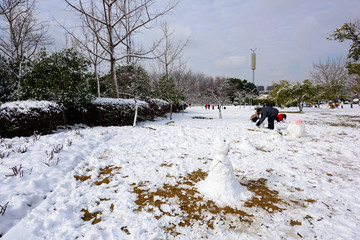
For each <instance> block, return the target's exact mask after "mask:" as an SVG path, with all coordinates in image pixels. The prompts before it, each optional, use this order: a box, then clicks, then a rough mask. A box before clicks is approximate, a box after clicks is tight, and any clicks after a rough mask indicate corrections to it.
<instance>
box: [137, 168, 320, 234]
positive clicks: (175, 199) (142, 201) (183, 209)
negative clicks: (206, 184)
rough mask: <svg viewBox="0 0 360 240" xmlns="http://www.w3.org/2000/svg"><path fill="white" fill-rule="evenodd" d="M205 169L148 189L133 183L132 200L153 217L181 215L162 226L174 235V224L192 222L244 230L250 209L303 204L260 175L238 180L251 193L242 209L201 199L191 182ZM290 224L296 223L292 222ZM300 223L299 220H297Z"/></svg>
mask: <svg viewBox="0 0 360 240" xmlns="http://www.w3.org/2000/svg"><path fill="white" fill-rule="evenodd" d="M206 176H207V173H205V172H203V171H202V170H197V171H195V172H192V173H189V174H188V175H187V176H185V177H181V178H180V179H179V181H178V182H177V183H176V184H175V185H169V184H164V185H163V186H162V187H161V188H159V189H157V190H156V191H150V190H149V188H148V187H147V183H142V184H133V191H132V192H133V193H136V194H137V195H138V198H137V200H136V201H135V203H136V204H137V206H138V208H137V209H136V211H137V212H141V211H147V212H153V213H154V214H156V213H157V214H156V215H155V218H156V219H161V218H162V216H176V217H179V218H180V219H181V221H180V223H179V224H175V223H169V224H168V225H167V226H165V227H164V230H165V231H167V232H169V233H170V234H171V235H173V236H176V235H179V234H180V233H179V232H177V231H176V228H177V227H192V226H193V224H194V223H195V222H196V223H201V224H202V225H205V226H206V227H207V228H210V229H214V228H215V226H216V225H218V224H219V219H220V221H221V224H222V225H223V226H224V227H226V228H228V229H233V230H235V231H244V229H246V228H247V227H249V226H250V225H251V224H252V223H253V221H254V220H255V218H256V217H255V216H254V215H253V214H251V213H252V212H253V210H252V209H259V208H260V209H263V210H264V211H266V212H268V213H269V214H273V213H275V212H282V211H285V210H286V208H287V207H289V206H294V205H296V207H299V206H300V207H304V208H305V207H306V206H305V204H304V201H303V200H300V199H299V200H296V201H294V200H287V199H282V198H281V197H280V196H279V193H278V192H277V191H274V190H271V189H270V188H269V187H268V186H267V180H266V179H264V178H260V179H257V180H249V181H243V182H241V184H242V185H243V186H246V187H247V188H248V190H249V191H251V192H252V193H253V197H252V198H250V199H248V200H247V201H246V202H245V203H244V206H243V208H242V209H235V208H232V207H229V206H227V207H219V206H217V205H216V204H215V203H214V202H213V201H209V200H205V199H203V197H202V196H201V195H200V194H199V193H198V192H197V190H196V188H195V187H194V185H195V184H196V183H197V182H199V181H201V180H203V179H205V177H206ZM305 202H308V203H313V202H315V201H314V200H311V199H310V200H305ZM163 204H168V205H170V206H171V205H173V204H175V205H178V206H179V209H180V212H179V211H169V212H168V211H164V210H163V209H162V208H161V206H162V205H163ZM293 223H294V225H292V226H295V225H299V224H297V222H293ZM300 224H301V223H300Z"/></svg>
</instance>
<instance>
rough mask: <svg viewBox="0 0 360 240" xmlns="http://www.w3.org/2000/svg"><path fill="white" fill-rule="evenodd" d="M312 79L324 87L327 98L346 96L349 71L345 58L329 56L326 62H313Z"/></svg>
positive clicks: (336, 98)
mask: <svg viewBox="0 0 360 240" xmlns="http://www.w3.org/2000/svg"><path fill="white" fill-rule="evenodd" d="M313 68H314V70H313V71H312V72H311V76H312V80H313V81H314V82H315V83H316V84H318V85H320V86H321V87H322V89H324V93H323V96H325V98H326V99H327V100H339V98H341V97H344V95H345V92H346V88H347V79H348V71H347V70H346V67H345V61H344V59H343V58H335V59H332V58H327V60H326V61H325V62H322V61H319V63H317V64H313Z"/></svg>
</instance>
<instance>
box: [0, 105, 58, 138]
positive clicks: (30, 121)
mask: <svg viewBox="0 0 360 240" xmlns="http://www.w3.org/2000/svg"><path fill="white" fill-rule="evenodd" d="M62 113H63V108H62V107H60V106H59V105H57V104H56V103H54V102H49V101H17V102H8V103H5V104H2V105H0V136H1V137H3V138H13V137H15V136H31V135H33V134H34V132H38V133H40V134H47V133H51V132H52V131H53V130H55V129H56V128H57V126H59V125H60V124H61V123H62V122H63V121H62Z"/></svg>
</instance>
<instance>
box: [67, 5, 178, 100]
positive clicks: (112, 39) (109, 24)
mask: <svg viewBox="0 0 360 240" xmlns="http://www.w3.org/2000/svg"><path fill="white" fill-rule="evenodd" d="M65 1H66V3H67V4H68V6H70V8H71V9H72V10H73V11H75V12H76V13H78V14H79V15H80V16H81V17H82V18H83V19H84V20H85V21H86V22H90V21H95V22H96V23H97V24H96V25H95V26H94V25H90V24H87V27H88V28H89V30H90V31H91V32H93V33H94V34H95V36H96V38H97V40H98V41H99V44H100V46H101V47H102V48H103V49H104V50H105V51H106V53H107V57H106V58H103V59H104V60H106V61H109V62H110V75H111V84H112V89H113V97H115V98H118V97H119V88H118V83H117V80H116V72H115V66H116V61H118V60H120V59H124V58H127V57H129V56H132V57H139V56H143V54H144V52H134V51H130V50H129V51H128V52H127V53H125V54H119V51H117V50H118V49H119V48H120V46H123V45H126V46H128V47H129V48H131V46H132V45H131V41H130V43H127V41H128V42H129V39H130V40H131V34H133V33H135V32H136V31H137V30H139V29H142V28H144V27H147V26H148V24H149V23H151V22H153V21H154V20H156V19H158V18H159V17H161V16H163V15H165V14H166V13H168V12H169V11H170V10H172V9H173V8H174V7H175V6H176V4H177V2H175V1H173V0H170V1H169V2H168V4H167V5H166V6H164V7H163V8H162V10H160V11H151V10H152V6H153V5H154V4H155V0H101V1H95V0H90V1H88V0H65Z"/></svg>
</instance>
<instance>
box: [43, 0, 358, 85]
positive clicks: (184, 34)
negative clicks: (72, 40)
mask: <svg viewBox="0 0 360 240" xmlns="http://www.w3.org/2000/svg"><path fill="white" fill-rule="evenodd" d="M164 1H165V0H164ZM38 6H39V8H40V11H41V12H42V17H43V18H44V19H47V20H48V21H49V23H51V24H53V26H55V25H56V23H55V22H54V21H53V20H52V17H56V19H58V20H59V21H60V22H65V23H66V24H68V25H71V21H69V19H71V17H69V13H66V12H64V8H65V6H66V4H65V1H59V0H47V1H44V0H41V1H39V3H38ZM359 16H360V3H359V2H358V0H342V1H340V0H317V1H310V0H291V1H288V0H272V1H269V0H256V1H254V0H252V1H251V0H196V1H194V0H180V2H179V4H178V5H177V7H176V8H175V9H174V11H173V12H172V13H171V14H169V15H167V16H166V18H165V19H162V20H166V21H167V23H168V24H169V26H170V27H171V28H172V29H173V31H174V32H175V35H176V36H177V37H178V38H177V40H178V41H185V40H186V39H188V38H190V42H189V44H188V45H187V48H186V50H185V54H184V58H185V59H186V60H187V62H188V68H189V69H191V70H192V71H193V72H199V73H204V74H206V75H210V76H214V77H215V76H225V77H236V78H241V79H247V80H249V81H252V80H253V72H252V70H251V66H250V65H251V50H250V49H256V51H255V53H256V69H255V78H254V80H255V84H257V85H263V86H269V85H271V84H272V83H274V82H279V81H280V80H288V81H290V82H298V81H303V80H305V79H310V78H311V74H310V72H311V71H312V68H313V64H314V63H318V62H319V61H320V60H324V59H327V58H328V57H330V58H334V57H343V58H346V55H347V52H348V49H349V46H350V42H344V43H340V42H337V41H330V40H327V39H326V38H327V37H328V36H329V35H331V34H332V33H333V32H334V30H335V29H336V28H339V27H341V26H342V25H343V24H344V23H345V22H353V21H354V20H355V18H357V17H359ZM60 32H61V31H59V28H58V27H52V28H51V29H50V33H51V34H54V36H55V38H56V42H57V43H58V44H59V43H60V42H61V44H63V45H64V43H65V41H64V35H63V34H61V36H59V35H60V34H59V33H60ZM158 33H159V31H156V30H154V31H153V33H152V34H154V36H156V35H158ZM146 39H148V38H146Z"/></svg>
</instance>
